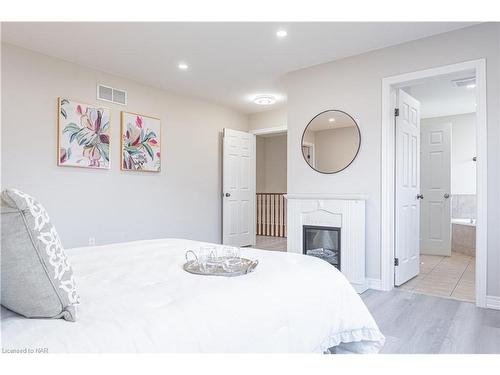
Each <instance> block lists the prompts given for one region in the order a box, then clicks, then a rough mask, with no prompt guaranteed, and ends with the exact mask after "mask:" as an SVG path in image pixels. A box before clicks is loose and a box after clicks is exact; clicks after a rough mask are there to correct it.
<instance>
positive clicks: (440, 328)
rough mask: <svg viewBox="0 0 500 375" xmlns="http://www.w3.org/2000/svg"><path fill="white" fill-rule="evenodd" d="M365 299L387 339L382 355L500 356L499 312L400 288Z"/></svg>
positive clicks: (368, 294)
mask: <svg viewBox="0 0 500 375" xmlns="http://www.w3.org/2000/svg"><path fill="white" fill-rule="evenodd" d="M361 298H362V299H363V301H364V302H365V304H366V306H367V307H368V309H369V310H370V312H371V313H372V315H373V317H374V318H375V320H376V322H377V324H378V326H379V328H380V330H381V331H382V333H383V334H384V335H385V337H386V343H385V345H384V347H383V349H382V353H394V354H396V353H398V354H399V353H400V354H413V353H419V354H432V353H436V354H437V353H462V354H463V353H468V354H475V353H490V354H492V353H494V354H500V311H499V310H491V309H480V308H477V307H476V306H475V305H474V304H472V303H469V302H462V301H457V300H453V299H449V298H441V297H435V296H428V295H423V294H418V293H414V292H411V291H405V290H400V289H394V290H392V291H390V292H381V291H375V290H368V291H366V292H365V293H363V294H362V295H361Z"/></svg>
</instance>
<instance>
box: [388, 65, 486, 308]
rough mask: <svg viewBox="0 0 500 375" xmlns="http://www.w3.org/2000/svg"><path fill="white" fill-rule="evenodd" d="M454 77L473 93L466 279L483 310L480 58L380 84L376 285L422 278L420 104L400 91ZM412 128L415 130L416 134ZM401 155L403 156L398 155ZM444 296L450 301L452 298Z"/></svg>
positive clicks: (483, 152)
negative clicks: (471, 240)
mask: <svg viewBox="0 0 500 375" xmlns="http://www.w3.org/2000/svg"><path fill="white" fill-rule="evenodd" d="M455 74H456V75H458V76H461V78H470V77H474V78H475V87H472V86H471V87H469V89H474V91H475V92H474V96H475V99H476V100H475V104H476V106H475V138H476V142H475V151H476V156H475V160H472V161H473V163H474V165H475V171H476V174H475V175H476V183H475V185H476V208H475V213H476V218H477V220H476V221H475V224H476V227H475V232H476V233H475V262H472V264H470V265H468V268H469V269H471V270H472V269H475V275H469V279H473V281H474V287H473V288H474V290H475V296H474V297H475V302H476V305H477V306H479V307H487V306H488V305H487V298H486V280H487V273H486V270H487V235H488V234H487V228H488V223H487V221H488V220H487V219H488V214H487V210H488V202H487V197H488V195H487V155H488V153H487V122H486V64H485V60H484V59H480V60H473V61H467V62H462V63H457V64H452V65H446V66H441V67H436V68H431V69H426V70H421V71H416V72H411V73H404V74H400V75H397V76H392V77H387V78H384V79H383V80H382V109H383V110H382V186H381V189H382V194H381V207H382V210H381V224H382V231H381V248H382V270H381V271H382V272H381V273H382V275H381V282H382V288H383V289H385V290H391V289H392V288H394V286H398V285H403V284H404V283H405V282H407V281H409V280H411V279H413V278H415V277H416V276H417V275H419V274H420V273H421V264H420V263H421V262H420V224H421V223H420V213H421V209H420V205H421V201H422V200H423V199H425V195H424V194H422V192H421V190H420V189H421V186H420V182H421V180H420V146H421V140H420V137H421V134H420V122H421V118H420V116H421V113H420V102H419V101H418V100H417V99H415V98H413V97H412V96H411V95H409V94H408V92H407V91H405V90H404V88H407V87H414V86H417V85H420V84H426V83H429V82H433V81H435V80H436V79H439V78H448V79H450V78H452V76H453V75H455ZM465 89H467V87H465ZM442 105H443V104H441V106H442ZM395 108H396V109H399V112H400V113H397V111H395ZM398 115H399V116H398ZM415 125H418V129H416V128H415ZM402 129H404V131H402ZM405 132H406V136H405V138H406V139H407V142H402V144H403V147H401V144H400V146H399V148H397V147H396V145H397V143H398V142H400V141H397V139H398V137H399V138H401V137H402V135H403V133H405ZM405 146H406V147H405ZM401 150H406V151H405V152H401ZM405 155H406V156H405ZM473 158H474V156H473ZM401 165H405V166H406V167H405V168H406V172H405V171H403V170H402V168H401ZM402 172H404V173H402ZM408 182H409V183H408ZM405 184H406V186H405ZM450 189H451V188H450ZM449 194H450V195H451V193H449ZM422 195H424V196H423V197H422ZM442 198H444V199H448V200H449V202H450V203H448V207H450V208H449V210H450V212H451V211H452V209H453V206H452V204H453V203H452V202H451V201H452V200H453V199H450V197H448V198H446V197H445V196H444V193H443V194H442ZM405 199H406V202H405ZM443 207H446V205H444V206H443ZM433 208H434V207H433ZM451 216H452V215H451V213H450V224H448V225H447V227H448V228H449V231H450V236H452V235H453V233H452V223H451V219H452V218H451ZM443 222H444V221H443ZM432 229H434V228H432ZM452 245H453V244H452ZM424 255H426V254H424ZM474 264H475V267H474ZM429 267H431V265H429ZM429 280H430V279H429ZM451 294H452V293H451ZM448 297H450V298H452V297H451V295H450V296H448Z"/></svg>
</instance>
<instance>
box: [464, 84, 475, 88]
mask: <svg viewBox="0 0 500 375" xmlns="http://www.w3.org/2000/svg"><path fill="white" fill-rule="evenodd" d="M465 87H467V88H468V89H474V88H476V84H475V83H471V84H469V85H467V86H465Z"/></svg>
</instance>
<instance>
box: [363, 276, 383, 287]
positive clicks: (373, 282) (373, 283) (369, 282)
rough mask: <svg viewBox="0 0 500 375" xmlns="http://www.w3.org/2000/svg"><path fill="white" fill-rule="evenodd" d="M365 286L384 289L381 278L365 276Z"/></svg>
mask: <svg viewBox="0 0 500 375" xmlns="http://www.w3.org/2000/svg"><path fill="white" fill-rule="evenodd" d="M366 286H367V287H368V289H374V290H384V288H383V284H382V280H381V279H372V278H370V277H367V278H366Z"/></svg>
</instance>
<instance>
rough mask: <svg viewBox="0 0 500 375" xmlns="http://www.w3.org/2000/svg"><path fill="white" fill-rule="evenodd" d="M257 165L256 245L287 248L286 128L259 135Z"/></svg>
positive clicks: (270, 248) (280, 248)
mask: <svg viewBox="0 0 500 375" xmlns="http://www.w3.org/2000/svg"><path fill="white" fill-rule="evenodd" d="M256 164H257V166H256V195H257V196H256V233H257V239H256V247H257V248H258V249H264V250H276V251H286V249H287V243H286V235H287V233H286V199H285V195H286V192H287V133H286V131H283V130H278V131H273V132H265V133H263V134H258V133H257V134H256Z"/></svg>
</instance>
